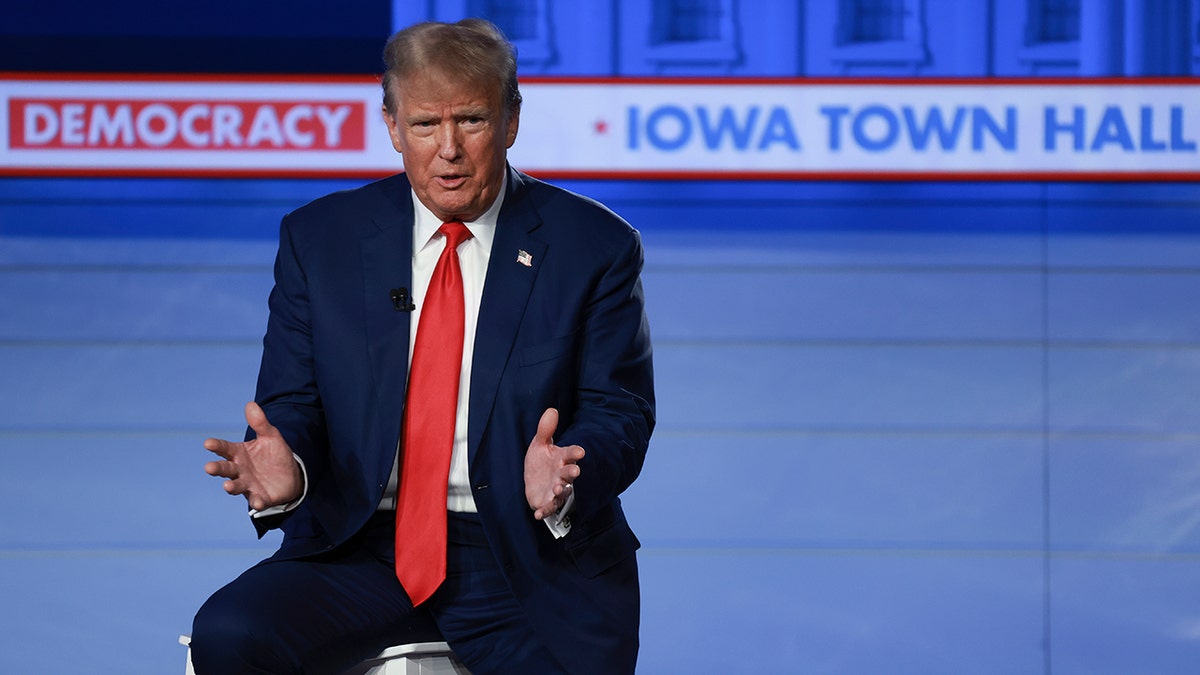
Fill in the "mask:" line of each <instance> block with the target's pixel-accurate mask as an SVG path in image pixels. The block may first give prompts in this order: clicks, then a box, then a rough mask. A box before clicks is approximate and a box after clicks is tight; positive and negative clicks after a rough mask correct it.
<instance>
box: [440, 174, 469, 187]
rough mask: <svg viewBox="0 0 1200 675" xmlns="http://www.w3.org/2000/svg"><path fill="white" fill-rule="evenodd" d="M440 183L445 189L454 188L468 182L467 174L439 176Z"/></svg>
mask: <svg viewBox="0 0 1200 675" xmlns="http://www.w3.org/2000/svg"><path fill="white" fill-rule="evenodd" d="M437 182H438V185H440V186H442V187H443V188H445V189H448V190H452V189H454V188H456V187H458V186H460V185H462V184H463V183H465V182H467V177H466V176H438V177H437Z"/></svg>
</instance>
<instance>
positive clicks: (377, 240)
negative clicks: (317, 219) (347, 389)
mask: <svg viewBox="0 0 1200 675" xmlns="http://www.w3.org/2000/svg"><path fill="white" fill-rule="evenodd" d="M380 187H381V188H382V189H381V193H380V199H379V202H378V205H377V206H376V207H375V208H374V209H372V211H371V213H370V216H371V224H369V225H368V226H366V227H365V229H364V235H363V237H362V239H361V241H360V244H361V246H362V260H363V265H362V269H363V302H364V308H365V312H366V331H367V350H368V352H369V356H370V359H371V373H372V376H373V378H374V391H375V392H376V400H377V401H378V404H379V408H378V409H379V410H394V411H397V412H399V411H400V410H402V409H403V404H404V387H405V383H406V382H407V381H408V345H409V325H410V322H411V316H412V315H411V314H410V313H409V312H404V311H397V310H396V309H395V307H394V305H393V303H392V300H391V291H392V289H395V288H404V289H405V290H406V291H407V290H409V289H411V288H412V226H413V210H412V198H411V195H410V193H409V185H408V181H407V179H404V178H403V176H399V177H397V179H396V180H391V181H388V182H386V183H382V184H380ZM396 432H397V433H399V427H397V428H396Z"/></svg>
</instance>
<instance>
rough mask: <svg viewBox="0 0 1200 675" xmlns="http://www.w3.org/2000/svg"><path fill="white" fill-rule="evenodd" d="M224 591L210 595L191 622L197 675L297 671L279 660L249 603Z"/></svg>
mask: <svg viewBox="0 0 1200 675" xmlns="http://www.w3.org/2000/svg"><path fill="white" fill-rule="evenodd" d="M231 595H232V594H231V593H229V592H228V590H227V589H221V590H220V591H217V592H216V593H214V594H213V596H212V597H211V598H209V599H208V601H207V602H205V603H204V605H203V606H201V607H200V611H198V612H196V616H195V618H194V619H193V620H192V643H191V650H192V666H193V667H194V668H195V671H196V673H197V675H210V674H212V675H220V674H222V673H279V674H282V673H289V672H299V668H298V667H297V666H296V665H295V664H292V663H288V662H287V659H281V655H280V654H279V653H278V645H273V644H272V643H271V641H270V639H269V637H268V636H266V635H265V634H264V631H268V630H270V628H271V622H270V621H269V620H268V619H266V618H265V617H257V616H255V612H254V609H253V607H252V604H251V603H245V602H239V601H237V600H235V599H234V598H233V597H231Z"/></svg>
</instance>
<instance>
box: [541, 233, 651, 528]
mask: <svg viewBox="0 0 1200 675" xmlns="http://www.w3.org/2000/svg"><path fill="white" fill-rule="evenodd" d="M642 266H643V252H642V243H641V238H640V236H639V235H638V233H637V231H636V230H633V229H632V228H629V230H628V236H627V237H626V238H625V239H624V240H623V246H622V247H621V248H620V249H619V252H618V254H617V255H616V256H614V257H613V258H612V263H611V264H610V265H609V266H608V268H607V269H606V270H605V271H604V273H603V274H602V275H601V276H600V278H599V281H598V283H597V284H596V286H595V290H594V292H593V293H592V295H591V297H590V298H589V301H588V305H587V307H586V308H585V311H584V313H583V317H584V321H583V324H584V325H583V326H582V331H581V333H582V341H581V353H580V355H579V356H580V358H579V368H580V378H579V387H578V391H577V407H576V409H575V411H574V416H573V418H572V419H571V420H570V422H569V425H568V427H567V428H566V430H565V431H563V433H562V434H561V436H560V438H559V439H558V441H557V443H558V444H559V445H573V444H575V445H579V446H581V447H583V449H584V450H585V451H586V453H587V454H586V456H585V457H584V459H583V460H582V461H581V462H580V464H579V466H580V476H579V478H578V479H577V480H576V481H575V488H576V489H575V497H576V503H575V511H574V513H575V518H576V519H577V520H578V519H583V518H587V517H588V516H590V515H592V514H594V513H596V512H597V511H598V510H599V509H601V508H603V507H605V506H607V505H609V504H611V503H612V502H613V501H614V500H615V499H616V498H617V496H618V495H619V494H620V493H621V492H623V491H624V490H625V489H626V488H628V487H629V485H630V484H631V483H633V481H634V479H635V478H637V476H638V474H639V473H640V471H641V469H642V463H643V461H644V460H645V457H646V450H647V447H648V446H649V443H650V434H651V432H652V431H653V429H654V423H655V417H654V374H653V365H652V350H651V345H650V328H649V324H648V322H647V320H646V312H645V296H644V294H643V291H642V282H641V271H642Z"/></svg>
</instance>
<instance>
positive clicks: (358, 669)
mask: <svg viewBox="0 0 1200 675" xmlns="http://www.w3.org/2000/svg"><path fill="white" fill-rule="evenodd" d="M179 644H181V645H183V646H185V647H187V648H188V651H187V669H186V670H185V671H184V672H185V673H186V675H196V671H195V670H193V668H192V636H190V635H180V636H179ZM342 675H471V673H470V671H468V670H467V668H466V666H464V665H463V664H462V662H460V661H459V660H458V657H457V656H455V655H454V652H453V651H451V650H450V645H448V644H446V643H445V642H412V643H409V644H403V645H394V646H392V647H388V648H387V649H385V650H383V651H381V652H379V654H377V655H375V656H373V657H371V658H369V659H367V660H365V661H363V662H362V663H360V664H358V665H356V666H354V667H353V668H351V669H349V670H347V671H345V672H343V673H342Z"/></svg>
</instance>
